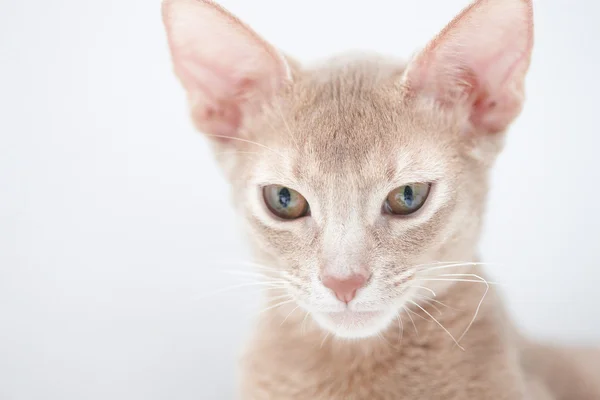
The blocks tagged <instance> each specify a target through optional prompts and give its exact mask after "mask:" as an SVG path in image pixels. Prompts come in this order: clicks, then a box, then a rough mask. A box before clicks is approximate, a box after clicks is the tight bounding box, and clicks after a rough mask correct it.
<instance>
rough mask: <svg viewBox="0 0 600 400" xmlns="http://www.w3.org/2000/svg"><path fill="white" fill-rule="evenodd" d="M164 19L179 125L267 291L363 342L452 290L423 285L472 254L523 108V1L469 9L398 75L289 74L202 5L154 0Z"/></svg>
mask: <svg viewBox="0 0 600 400" xmlns="http://www.w3.org/2000/svg"><path fill="white" fill-rule="evenodd" d="M163 16H164V22H165V25H166V28H167V33H168V40H169V45H170V49H171V53H172V57H173V60H174V68H175V72H176V74H177V76H178V77H179V78H180V80H181V82H182V84H183V86H184V88H185V89H186V91H187V95H188V99H189V103H190V107H191V113H192V119H193V121H194V123H195V125H196V127H197V129H198V130H199V131H201V132H203V133H204V134H206V135H207V136H208V137H209V138H210V142H211V143H212V145H213V147H214V149H215V152H216V154H217V159H218V161H219V162H220V164H221V165H222V166H223V169H224V171H225V173H226V175H227V177H228V178H229V180H230V181H231V184H232V195H233V202H234V204H235V206H236V208H237V209H238V211H239V213H240V217H241V218H242V219H243V220H244V222H245V226H246V227H247V230H248V237H249V239H250V240H251V242H252V244H253V247H254V250H255V255H256V257H257V258H258V261H259V262H260V263H261V264H263V267H262V268H261V272H264V273H265V274H266V275H267V276H269V277H270V279H272V280H273V281H274V282H277V283H276V284H275V285H276V286H278V287H279V288H280V289H282V290H285V292H286V294H289V295H290V296H291V297H292V298H293V300H294V301H295V302H296V303H297V304H298V305H300V306H301V307H303V308H304V309H305V310H306V311H309V312H310V313H311V315H313V316H314V318H315V320H316V321H317V322H319V324H320V325H321V326H322V327H323V328H325V329H327V330H329V331H332V332H334V333H335V334H337V335H339V336H342V337H364V336H370V335H374V334H376V333H378V332H379V331H381V330H382V329H384V328H385V327H386V326H388V324H390V322H391V321H393V320H394V318H395V317H396V315H397V314H398V312H399V310H401V309H402V308H403V307H404V306H405V305H406V303H407V302H411V301H413V300H412V299H414V298H415V297H414V296H415V295H416V293H417V291H418V290H423V288H428V289H432V288H435V289H436V290H438V289H440V288H441V289H442V290H443V289H447V288H448V287H449V286H450V285H452V282H449V281H450V280H451V279H443V278H440V279H437V280H436V279H434V278H432V277H436V276H437V277H438V278H439V277H443V276H448V275H444V274H448V273H452V272H456V271H454V270H452V265H451V263H447V264H446V263H444V262H450V261H452V260H461V261H463V260H467V261H468V260H472V259H473V257H474V255H475V254H474V253H475V246H476V243H477V238H478V235H479V230H480V224H481V217H482V214H483V209H484V202H485V197H486V192H487V174H488V170H489V168H490V166H491V164H492V163H493V160H494V158H495V156H496V154H497V153H498V152H499V150H500V149H501V147H502V138H503V133H504V132H505V131H506V129H507V127H508V126H509V125H510V123H511V122H512V121H513V119H514V118H515V117H516V116H517V115H518V114H519V112H520V110H521V106H522V103H523V86H524V78H525V74H526V72H527V69H528V66H529V62H530V56H531V49H532V44H533V22H532V7H531V1H530V0H479V1H477V2H475V3H474V4H472V5H471V6H469V7H468V8H466V9H465V10H464V11H463V12H462V13H461V14H460V15H458V16H457V17H456V18H455V19H454V20H453V21H452V22H451V23H450V24H449V25H448V26H447V27H446V28H445V29H444V30H442V31H441V33H440V34H439V35H438V36H437V37H436V38H434V39H433V40H432V41H431V42H430V43H429V44H428V45H427V46H426V47H425V48H424V49H423V50H422V51H421V52H419V53H418V54H417V55H416V56H415V57H413V59H412V60H411V61H410V62H408V63H407V64H403V63H399V62H395V61H393V60H387V59H383V58H379V57H372V56H371V57H359V58H353V59H346V58H336V59H333V60H330V61H328V62H326V63H324V64H322V65H319V66H313V67H303V66H300V65H299V64H298V63H297V62H295V61H294V60H292V59H291V58H289V57H287V56H286V55H284V54H282V53H281V52H279V51H278V50H277V49H275V48H274V47H272V46H271V45H269V44H268V43H267V42H265V41H264V40H263V39H261V38H260V37H259V36H258V35H257V34H256V33H254V32H253V31H252V30H251V29H250V28H249V27H248V26H246V25H244V24H243V23H242V22H241V21H239V20H238V19H237V18H236V17H234V16H232V15H231V14H230V13H228V12H227V11H225V10H224V9H223V8H221V7H220V6H218V5H216V4H215V3H213V2H211V1H208V0H166V1H165V2H164V4H163ZM449 264H450V266H448V265H449ZM431 279H434V280H431ZM425 290H426V289H425Z"/></svg>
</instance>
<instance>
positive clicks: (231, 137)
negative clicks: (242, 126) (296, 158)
mask: <svg viewBox="0 0 600 400" xmlns="http://www.w3.org/2000/svg"><path fill="white" fill-rule="evenodd" d="M206 136H210V137H214V138H220V139H227V140H237V141H239V142H244V143H249V144H253V145H256V146H259V147H262V148H263V149H266V150H269V151H271V152H273V153H274V154H277V155H278V156H280V157H282V158H284V159H286V160H287V157H286V156H284V155H283V154H281V153H280V152H278V151H276V150H274V149H272V148H270V147H269V146H265V145H264V144H262V143H258V142H255V141H253V140H248V139H243V138H239V137H236V136H226V135H212V134H206Z"/></svg>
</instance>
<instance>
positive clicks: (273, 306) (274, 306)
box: [258, 299, 294, 314]
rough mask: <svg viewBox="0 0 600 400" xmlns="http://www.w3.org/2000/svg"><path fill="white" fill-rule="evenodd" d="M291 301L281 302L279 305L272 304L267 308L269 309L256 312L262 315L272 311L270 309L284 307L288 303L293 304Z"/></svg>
mask: <svg viewBox="0 0 600 400" xmlns="http://www.w3.org/2000/svg"><path fill="white" fill-rule="evenodd" d="M293 301H294V299H290V300H286V301H281V302H279V303H277V304H274V305H272V306H269V307H267V308H263V309H262V310H260V311H259V312H258V314H262V313H264V312H265V311H269V310H272V309H274V308H277V307H281V306H282V305H284V304H289V303H291V302H293Z"/></svg>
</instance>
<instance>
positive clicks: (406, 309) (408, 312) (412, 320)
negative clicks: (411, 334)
mask: <svg viewBox="0 0 600 400" xmlns="http://www.w3.org/2000/svg"><path fill="white" fill-rule="evenodd" d="M402 309H403V310H405V311H406V315H408V318H410V322H412V324H413V327H414V328H415V333H416V334H417V336H419V330H418V329H417V324H415V320H414V319H413V317H412V316H411V315H410V313H411V312H412V311H411V310H409V309H408V307H405V306H402Z"/></svg>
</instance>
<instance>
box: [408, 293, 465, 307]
mask: <svg viewBox="0 0 600 400" xmlns="http://www.w3.org/2000/svg"><path fill="white" fill-rule="evenodd" d="M416 296H419V297H423V298H426V299H427V301H432V302H434V303H437V304H439V305H441V306H443V307H446V308H449V309H450V310H454V311H460V310H458V309H456V308H454V307H450V306H449V305H447V304H446V303H442V302H441V301H439V300H436V299H432V298H431V297H427V296H423V295H420V294H417V295H416Z"/></svg>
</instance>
